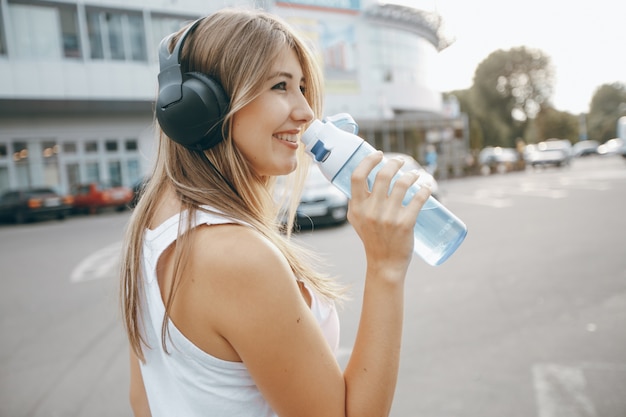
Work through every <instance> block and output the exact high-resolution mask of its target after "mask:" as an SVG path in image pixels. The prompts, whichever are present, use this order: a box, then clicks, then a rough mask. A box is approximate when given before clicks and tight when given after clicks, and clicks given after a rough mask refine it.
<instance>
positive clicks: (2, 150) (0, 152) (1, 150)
mask: <svg viewBox="0 0 626 417" xmlns="http://www.w3.org/2000/svg"><path fill="white" fill-rule="evenodd" d="M8 154H9V151H8V149H7V144H6V143H0V159H4V158H6V157H7V155H8Z"/></svg>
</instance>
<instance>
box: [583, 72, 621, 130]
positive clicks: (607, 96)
mask: <svg viewBox="0 0 626 417" xmlns="http://www.w3.org/2000/svg"><path fill="white" fill-rule="evenodd" d="M621 116H626V85H624V84H622V83H613V84H603V85H601V86H600V87H598V88H597V89H596V91H595V93H594V95H593V97H592V99H591V106H590V108H589V115H588V116H587V131H588V132H589V138H590V139H595V140H597V141H600V142H606V141H607V140H609V139H612V138H614V137H615V136H617V120H618V119H619V118H620V117H621Z"/></svg>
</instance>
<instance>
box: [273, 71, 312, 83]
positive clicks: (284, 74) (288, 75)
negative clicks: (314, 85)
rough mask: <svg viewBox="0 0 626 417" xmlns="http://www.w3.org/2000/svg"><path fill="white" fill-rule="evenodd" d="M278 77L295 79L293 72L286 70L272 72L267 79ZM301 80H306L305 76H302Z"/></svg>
mask: <svg viewBox="0 0 626 417" xmlns="http://www.w3.org/2000/svg"><path fill="white" fill-rule="evenodd" d="M278 77H285V78H289V79H290V80H293V74H292V73H290V72H284V71H277V72H275V73H273V74H270V76H269V77H267V79H268V80H271V79H273V78H278ZM300 81H305V79H304V77H302V78H300Z"/></svg>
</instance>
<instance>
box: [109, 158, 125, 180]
mask: <svg viewBox="0 0 626 417" xmlns="http://www.w3.org/2000/svg"><path fill="white" fill-rule="evenodd" d="M109 182H110V183H111V185H113V186H118V185H121V184H122V164H121V163H120V161H110V162H109Z"/></svg>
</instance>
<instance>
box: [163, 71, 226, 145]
mask: <svg viewBox="0 0 626 417" xmlns="http://www.w3.org/2000/svg"><path fill="white" fill-rule="evenodd" d="M169 88H176V89H179V90H178V91H180V92H181V98H180V100H178V101H175V102H172V103H161V102H160V101H161V97H162V96H163V97H167V96H168V94H167V90H168V89H169ZM228 105H229V99H228V95H227V94H226V92H225V91H224V89H223V88H222V86H221V85H220V84H219V83H218V82H217V81H215V80H214V79H213V78H211V77H208V76H206V75H204V74H202V73H199V72H189V73H185V74H184V75H183V82H182V84H181V85H177V84H173V85H171V86H169V85H168V86H165V87H164V88H162V91H161V92H160V93H159V99H158V100H157V108H156V115H157V120H158V121H159V124H160V126H161V129H162V130H163V131H164V132H165V134H167V136H169V137H170V138H171V139H172V140H174V141H175V142H177V143H180V144H181V145H183V146H186V147H190V148H194V149H197V148H198V147H200V148H201V149H208V148H210V147H212V146H215V145H217V144H218V143H219V142H220V141H222V139H223V135H222V123H223V121H224V117H225V116H226V113H227V112H228Z"/></svg>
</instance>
